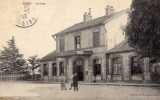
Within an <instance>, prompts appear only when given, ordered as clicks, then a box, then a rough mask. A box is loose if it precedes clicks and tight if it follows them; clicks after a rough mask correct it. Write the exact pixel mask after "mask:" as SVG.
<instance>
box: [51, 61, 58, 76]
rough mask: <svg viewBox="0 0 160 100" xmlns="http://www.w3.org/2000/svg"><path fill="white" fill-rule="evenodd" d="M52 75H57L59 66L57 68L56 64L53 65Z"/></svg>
mask: <svg viewBox="0 0 160 100" xmlns="http://www.w3.org/2000/svg"><path fill="white" fill-rule="evenodd" d="M52 75H53V76H56V75H57V66H56V63H53V64H52Z"/></svg>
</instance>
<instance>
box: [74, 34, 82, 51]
mask: <svg viewBox="0 0 160 100" xmlns="http://www.w3.org/2000/svg"><path fill="white" fill-rule="evenodd" d="M74 40H75V49H80V48H81V37H80V35H78V36H75V38H74Z"/></svg>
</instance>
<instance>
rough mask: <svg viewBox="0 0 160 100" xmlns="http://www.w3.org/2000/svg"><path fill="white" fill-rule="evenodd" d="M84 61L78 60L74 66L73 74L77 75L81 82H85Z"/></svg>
mask: <svg viewBox="0 0 160 100" xmlns="http://www.w3.org/2000/svg"><path fill="white" fill-rule="evenodd" d="M83 66H84V65H83V60H82V59H78V60H76V61H75V62H74V64H73V73H77V77H78V80H79V81H83V80H84V68H83Z"/></svg>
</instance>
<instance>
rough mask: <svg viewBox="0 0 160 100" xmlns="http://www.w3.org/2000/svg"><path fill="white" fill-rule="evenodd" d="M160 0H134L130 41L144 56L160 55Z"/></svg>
mask: <svg viewBox="0 0 160 100" xmlns="http://www.w3.org/2000/svg"><path fill="white" fill-rule="evenodd" d="M159 11H160V0H133V1H132V5H131V10H130V21H129V23H128V25H127V28H126V33H127V36H128V42H129V44H130V46H131V47H133V48H135V49H136V50H137V52H138V53H139V54H140V55H141V56H143V57H159V56H160V52H159V51H160V17H159V16H160V12H159Z"/></svg>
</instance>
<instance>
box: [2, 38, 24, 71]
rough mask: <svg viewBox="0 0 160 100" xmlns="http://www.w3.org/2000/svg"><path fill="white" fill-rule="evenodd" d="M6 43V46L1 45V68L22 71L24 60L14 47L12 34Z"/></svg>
mask: <svg viewBox="0 0 160 100" xmlns="http://www.w3.org/2000/svg"><path fill="white" fill-rule="evenodd" d="M7 44H8V46H7V47H3V50H2V51H1V52H0V61H1V66H2V67H1V70H3V71H9V72H18V71H22V70H23V67H22V66H23V65H24V64H25V60H24V59H23V55H22V54H20V53H19V49H18V48H17V47H16V43H15V39H14V36H13V37H12V38H11V40H9V41H7Z"/></svg>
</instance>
